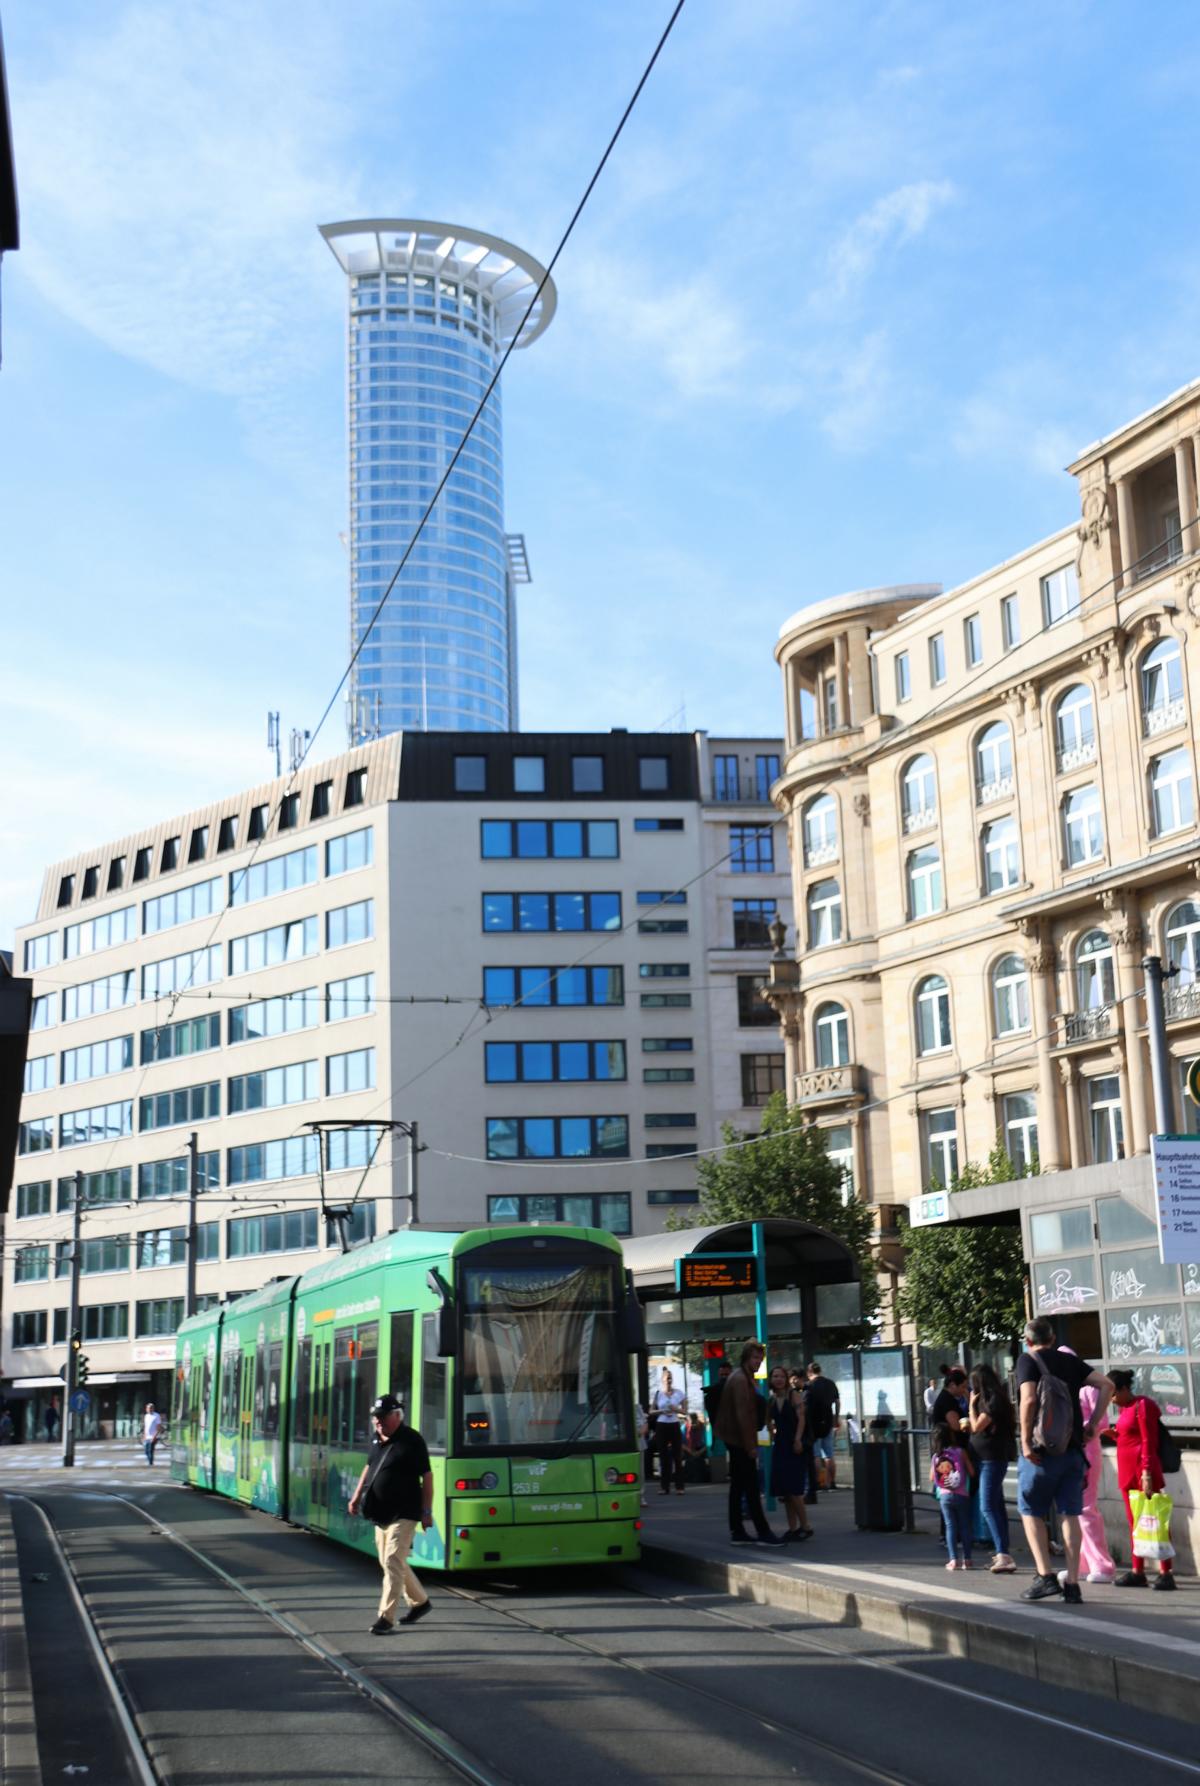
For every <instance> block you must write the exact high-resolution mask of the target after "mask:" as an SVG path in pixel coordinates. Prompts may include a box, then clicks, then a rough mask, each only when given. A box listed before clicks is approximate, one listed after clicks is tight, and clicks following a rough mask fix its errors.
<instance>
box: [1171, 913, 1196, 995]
mask: <svg viewBox="0 0 1200 1786" xmlns="http://www.w3.org/2000/svg"><path fill="white" fill-rule="evenodd" d="M1167 958H1168V960H1169V961H1170V963H1171V966H1172V967H1177V968H1178V969H1179V985H1180V986H1194V985H1195V984H1196V981H1197V979H1200V905H1197V904H1196V901H1195V900H1194V899H1185V900H1184V902H1183V904H1182V905H1177V906H1176V907H1175V908H1174V910H1173V911H1171V912H1170V913H1169V914H1168V916H1167Z"/></svg>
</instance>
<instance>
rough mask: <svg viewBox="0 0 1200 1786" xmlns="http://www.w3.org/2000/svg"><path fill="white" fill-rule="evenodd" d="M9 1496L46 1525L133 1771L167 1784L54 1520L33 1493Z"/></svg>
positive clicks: (145, 1783)
mask: <svg viewBox="0 0 1200 1786" xmlns="http://www.w3.org/2000/svg"><path fill="white" fill-rule="evenodd" d="M8 1498H9V1500H10V1501H22V1502H24V1504H25V1505H26V1506H27V1507H32V1509H33V1511H34V1512H35V1513H36V1514H37V1516H38V1518H39V1519H40V1520H41V1522H42V1524H43V1525H44V1526H45V1528H46V1536H47V1537H48V1538H49V1540H50V1545H51V1549H52V1550H53V1551H54V1554H55V1555H56V1557H57V1558H58V1560H59V1562H60V1563H61V1565H62V1570H63V1576H64V1578H65V1580H66V1583H67V1587H68V1588H69V1589H70V1592H71V1598H72V1600H73V1601H74V1603H75V1610H76V1612H77V1613H78V1614H79V1618H80V1622H81V1623H82V1625H83V1628H84V1630H85V1631H86V1633H87V1638H88V1642H89V1644H90V1645H91V1650H92V1655H93V1657H94V1658H95V1662H96V1667H97V1668H98V1670H99V1672H100V1678H101V1680H102V1681H103V1682H104V1685H105V1688H106V1690H107V1692H108V1696H109V1698H110V1699H111V1701H112V1706H113V1710H114V1712H115V1713H116V1717H117V1723H118V1724H119V1725H120V1728H121V1735H122V1736H123V1737H124V1739H125V1746H126V1748H127V1749H128V1751H129V1760H130V1762H131V1763H132V1766H133V1769H134V1772H135V1773H136V1775H137V1777H138V1779H139V1780H140V1781H141V1782H142V1786H167V1781H166V1777H165V1776H164V1775H163V1774H161V1773H160V1772H159V1771H158V1769H157V1768H156V1767H155V1765H154V1762H153V1760H152V1759H151V1756H150V1752H149V1749H148V1748H147V1746H146V1744H145V1742H144V1740H143V1738H142V1735H141V1732H140V1731H139V1730H138V1727H137V1724H136V1722H135V1719H134V1712H133V1701H132V1699H131V1697H130V1695H129V1694H128V1693H127V1692H126V1690H125V1689H124V1687H123V1686H122V1685H121V1682H120V1681H119V1680H118V1678H117V1674H116V1670H115V1669H114V1668H113V1665H112V1663H111V1662H110V1661H109V1659H108V1651H107V1649H106V1647H105V1644H104V1639H103V1637H102V1636H101V1635H100V1627H99V1625H98V1624H97V1622H96V1620H95V1618H94V1617H93V1615H92V1611H91V1608H90V1607H89V1606H88V1603H87V1600H86V1598H85V1596H84V1593H83V1590H82V1588H81V1587H80V1585H79V1578H78V1576H77V1575H76V1574H75V1569H74V1566H73V1564H72V1562H71V1559H70V1557H69V1556H68V1555H67V1550H66V1546H65V1545H64V1544H63V1541H62V1539H61V1538H60V1537H59V1535H58V1531H57V1529H56V1528H55V1525H54V1521H53V1520H52V1519H51V1518H50V1515H49V1514H48V1513H47V1512H46V1509H45V1508H44V1507H43V1506H42V1505H41V1503H40V1502H39V1501H35V1500H33V1499H32V1497H31V1496H29V1495H20V1494H10V1495H9V1497H8Z"/></svg>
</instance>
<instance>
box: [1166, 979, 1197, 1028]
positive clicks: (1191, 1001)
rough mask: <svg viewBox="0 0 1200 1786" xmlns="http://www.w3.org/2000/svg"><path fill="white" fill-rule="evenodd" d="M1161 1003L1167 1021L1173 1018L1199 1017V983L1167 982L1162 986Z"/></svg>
mask: <svg viewBox="0 0 1200 1786" xmlns="http://www.w3.org/2000/svg"><path fill="white" fill-rule="evenodd" d="M1163 1004H1164V1006H1165V1007H1166V1015H1167V1022H1168V1023H1170V1022H1171V1021H1172V1020H1173V1019H1174V1020H1179V1019H1182V1018H1192V1019H1194V1018H1197V1017H1200V985H1196V984H1193V985H1191V986H1179V985H1173V984H1170V983H1168V985H1167V986H1165V987H1164V988H1163Z"/></svg>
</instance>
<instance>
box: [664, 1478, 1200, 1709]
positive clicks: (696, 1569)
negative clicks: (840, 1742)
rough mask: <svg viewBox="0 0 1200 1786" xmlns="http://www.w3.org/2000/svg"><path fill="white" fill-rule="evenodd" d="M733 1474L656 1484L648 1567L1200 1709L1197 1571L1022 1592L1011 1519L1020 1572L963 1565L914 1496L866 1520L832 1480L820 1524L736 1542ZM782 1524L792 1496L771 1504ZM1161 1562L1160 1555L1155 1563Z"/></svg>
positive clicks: (981, 1560)
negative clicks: (911, 1521) (1164, 1581)
mask: <svg viewBox="0 0 1200 1786" xmlns="http://www.w3.org/2000/svg"><path fill="white" fill-rule="evenodd" d="M726 1495H727V1490H726V1489H725V1487H724V1486H723V1485H722V1486H718V1485H712V1486H707V1487H694V1486H693V1487H689V1488H688V1489H687V1491H686V1493H685V1494H683V1495H677V1494H672V1495H670V1496H664V1495H662V1494H661V1493H660V1492H659V1491H658V1489H657V1487H656V1486H655V1485H654V1484H653V1483H652V1484H650V1486H649V1490H648V1493H647V1505H646V1509H645V1527H644V1530H643V1534H642V1537H643V1557H644V1560H645V1562H646V1563H647V1564H648V1565H649V1566H650V1567H652V1568H654V1569H657V1570H660V1571H662V1572H663V1573H666V1574H670V1575H673V1576H675V1577H677V1578H679V1579H681V1580H686V1581H691V1582H695V1583H698V1584H700V1585H704V1586H707V1587H710V1588H719V1589H722V1590H723V1591H725V1592H728V1593H731V1594H737V1595H741V1596H744V1597H747V1598H751V1599H755V1600H758V1601H762V1602H766V1603H769V1604H774V1605H783V1606H794V1607H795V1608H796V1610H797V1611H803V1612H805V1613H807V1614H808V1615H809V1616H810V1617H811V1616H816V1617H822V1618H826V1619H828V1620H829V1621H830V1622H832V1623H837V1624H857V1625H862V1626H863V1627H864V1628H866V1629H870V1630H875V1631H879V1632H880V1633H883V1634H887V1635H889V1636H899V1637H907V1638H908V1639H909V1641H910V1642H911V1643H912V1644H913V1647H914V1648H919V1649H936V1650H948V1651H950V1652H952V1653H954V1654H960V1655H969V1656H971V1657H973V1658H974V1659H975V1660H977V1661H980V1662H987V1663H990V1664H992V1665H993V1666H998V1667H1003V1668H1009V1669H1012V1670H1014V1671H1015V1672H1017V1673H1021V1674H1027V1675H1031V1676H1035V1677H1036V1678H1039V1679H1042V1680H1060V1681H1062V1682H1064V1683H1066V1684H1070V1685H1071V1686H1073V1687H1076V1688H1083V1689H1084V1690H1087V1691H1092V1692H1096V1693H1105V1694H1110V1695H1113V1696H1115V1697H1117V1698H1120V1699H1124V1700H1129V1701H1132V1702H1136V1703H1138V1704H1140V1705H1143V1706H1144V1707H1145V1709H1146V1710H1148V1711H1149V1710H1161V1711H1163V1712H1167V1713H1169V1714H1170V1715H1172V1716H1174V1717H1184V1718H1188V1719H1189V1720H1191V1721H1194V1722H1198V1723H1200V1694H1198V1693H1197V1692H1196V1685H1197V1683H1200V1581H1197V1579H1196V1578H1195V1577H1190V1576H1180V1577H1179V1589H1178V1591H1177V1592H1176V1593H1174V1594H1159V1593H1155V1592H1153V1591H1152V1590H1137V1589H1120V1588H1114V1587H1108V1586H1102V1585H1092V1584H1089V1583H1086V1582H1085V1583H1084V1584H1083V1595H1084V1604H1083V1605H1082V1606H1074V1607H1068V1606H1066V1605H1064V1604H1063V1602H1062V1601H1061V1600H1058V1599H1053V1600H1050V1601H1047V1602H1042V1603H1039V1604H1037V1605H1029V1604H1026V1603H1024V1602H1022V1601H1021V1599H1020V1593H1021V1590H1022V1588H1024V1587H1027V1586H1028V1585H1029V1582H1030V1580H1031V1578H1032V1574H1033V1565H1032V1560H1031V1558H1030V1556H1029V1553H1028V1551H1027V1550H1026V1548H1025V1546H1024V1543H1023V1541H1022V1540H1021V1538H1020V1536H1019V1534H1020V1523H1019V1521H1014V1526H1013V1552H1012V1554H1013V1558H1014V1560H1015V1561H1016V1563H1017V1565H1018V1573H1017V1574H1016V1575H1007V1576H1005V1575H992V1574H991V1573H990V1563H991V1552H990V1549H989V1550H986V1551H985V1550H979V1551H977V1552H976V1557H977V1558H978V1565H977V1566H976V1567H975V1568H973V1569H971V1570H967V1571H956V1572H955V1573H953V1574H950V1573H948V1572H947V1570H946V1568H945V1562H946V1555H945V1550H944V1549H943V1548H942V1544H941V1520H940V1517H939V1516H938V1513H937V1509H936V1507H935V1506H934V1505H933V1504H932V1503H931V1502H930V1501H928V1500H927V1499H923V1498H922V1499H919V1500H918V1501H917V1504H916V1512H915V1523H916V1525H917V1528H918V1529H917V1531H916V1532H915V1533H907V1532H863V1531H859V1530H858V1529H857V1527H856V1526H855V1524H854V1496H853V1494H852V1493H851V1492H850V1491H848V1490H846V1489H837V1490H835V1491H834V1492H832V1493H828V1492H827V1493H824V1494H822V1495H821V1496H820V1497H819V1499H818V1503H817V1505H816V1506H815V1507H810V1508H809V1515H810V1518H811V1520H812V1524H813V1526H814V1527H815V1529H816V1536H815V1537H814V1538H812V1539H811V1540H809V1541H808V1542H806V1543H804V1544H802V1545H800V1546H798V1547H794V1548H793V1547H792V1546H790V1545H789V1546H787V1547H786V1548H780V1549H769V1548H763V1547H760V1546H757V1545H739V1544H731V1543H730V1542H729V1528H728V1523H727V1518H726ZM769 1518H770V1519H771V1523H772V1524H773V1526H774V1527H775V1529H776V1531H778V1532H782V1531H783V1530H784V1529H785V1527H786V1520H785V1518H784V1515H783V1510H782V1509H779V1510H777V1511H776V1512H774V1513H771V1514H770V1515H769ZM1151 1567H1153V1565H1151Z"/></svg>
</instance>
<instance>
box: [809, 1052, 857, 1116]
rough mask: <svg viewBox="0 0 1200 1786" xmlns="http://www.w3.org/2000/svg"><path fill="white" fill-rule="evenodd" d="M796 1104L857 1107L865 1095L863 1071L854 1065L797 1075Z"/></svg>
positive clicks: (847, 1063) (855, 1063) (848, 1062)
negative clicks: (855, 1105)
mask: <svg viewBox="0 0 1200 1786" xmlns="http://www.w3.org/2000/svg"><path fill="white" fill-rule="evenodd" d="M795 1094H796V1095H795V1101H796V1103H797V1104H800V1105H804V1106H808V1107H809V1108H813V1107H816V1106H818V1105H822V1104H846V1103H857V1102H858V1101H859V1100H860V1099H861V1098H862V1097H863V1096H864V1095H865V1093H864V1089H863V1070H862V1068H861V1067H860V1066H859V1065H858V1063H857V1062H856V1061H846V1062H844V1063H843V1064H842V1065H841V1066H838V1067H812V1068H810V1070H809V1071H808V1072H807V1073H797V1074H796V1085H795Z"/></svg>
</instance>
